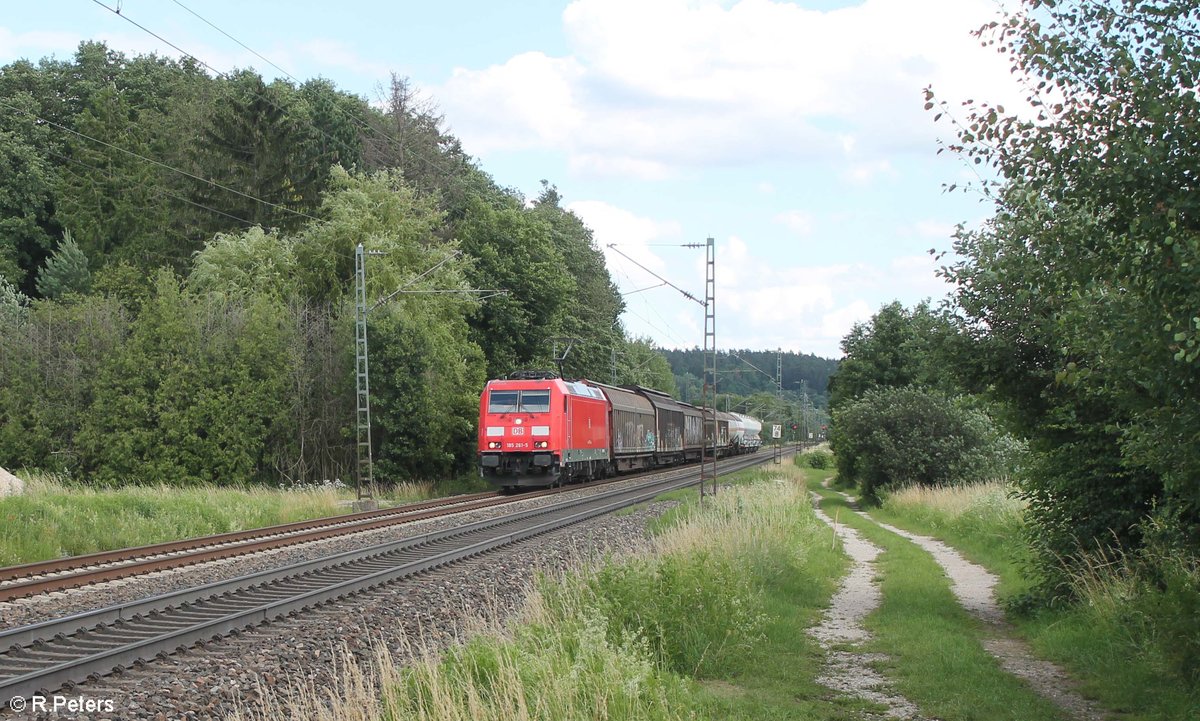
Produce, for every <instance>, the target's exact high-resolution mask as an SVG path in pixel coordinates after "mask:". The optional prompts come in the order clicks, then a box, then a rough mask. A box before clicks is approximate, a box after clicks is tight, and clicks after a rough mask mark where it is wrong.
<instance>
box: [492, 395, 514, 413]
mask: <svg viewBox="0 0 1200 721" xmlns="http://www.w3.org/2000/svg"><path fill="white" fill-rule="evenodd" d="M518 393H519V391H492V392H491V393H490V394H488V413H516V412H517V395H518Z"/></svg>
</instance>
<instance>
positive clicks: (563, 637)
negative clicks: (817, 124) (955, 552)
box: [260, 464, 866, 721]
mask: <svg viewBox="0 0 1200 721" xmlns="http://www.w3.org/2000/svg"><path fill="white" fill-rule="evenodd" d="M764 478H766V479H768V480H766V481H765V482H764V481H763V479H764ZM755 479H758V480H757V481H756V480H755ZM724 480H729V481H733V482H734V483H735V484H736V487H735V488H732V489H725V490H723V491H722V492H721V493H720V495H719V496H718V497H717V498H716V499H706V500H705V501H704V503H703V504H700V503H698V502H697V500H696V493H695V491H694V490H692V491H691V492H690V493H688V494H687V496H686V500H685V503H683V504H681V505H680V506H678V507H676V508H675V509H673V510H672V513H671V518H672V520H671V522H670V523H665V524H663V525H661V526H660V527H659V531H658V534H657V535H656V536H655V538H654V540H653V546H654V553H652V554H648V555H646V556H640V557H636V558H625V559H623V560H621V561H613V560H610V561H607V562H603V563H600V564H598V565H597V566H595V567H593V568H590V569H585V570H583V571H579V572H575V573H572V574H570V575H568V576H566V577H565V578H563V579H560V580H557V581H553V580H549V579H542V580H541V581H540V582H539V585H538V590H537V591H536V592H535V593H534V594H533V595H532V596H531V597H530V598H529V599H528V601H527V603H526V604H525V607H524V610H523V611H522V612H521V614H520V618H519V622H518V623H515V624H510V625H508V626H506V627H503V628H501V627H496V626H493V627H492V628H491V629H490V630H489V631H487V632H485V633H483V634H480V635H476V636H475V637H474V638H473V639H472V640H471V641H469V642H468V643H466V644H465V645H463V646H461V647H458V648H456V649H453V650H451V651H449V652H447V653H445V654H442V655H440V656H437V655H434V654H432V653H431V654H430V655H428V656H426V657H425V658H424V660H423V661H421V662H419V663H416V664H414V665H412V666H409V667H406V668H398V667H395V666H394V665H392V664H390V663H387V662H386V657H384V658H382V659H381V661H383V663H382V666H381V667H382V668H383V671H382V679H381V681H382V687H383V688H384V694H383V698H382V699H380V698H379V697H378V695H376V693H375V692H374V691H373V689H374V688H375V686H374V684H373V683H372V682H365V681H363V680H362V678H363V676H362V675H361V674H362V671H352V672H351V673H350V674H348V675H347V676H345V677H344V681H343V688H342V689H341V691H340V693H339V694H338V696H339V698H337V699H336V700H335V701H334V702H333V705H332V706H330V705H329V703H328V699H327V697H324V694H323V693H314V694H312V696H311V697H309V698H308V699H307V700H303V699H302V700H301V701H300V702H299V703H297V702H296V701H295V700H293V701H291V702H290V704H289V703H288V702H279V701H270V702H269V703H268V706H267V708H266V710H265V711H264V712H263V714H262V715H261V716H260V718H264V719H265V718H271V717H273V716H275V717H285V716H286V717H290V718H296V719H333V718H363V719H375V718H387V719H400V718H421V719H426V720H427V721H451V720H453V721H460V720H461V721H466V720H467V719H471V720H475V719H510V718H511V719H546V720H547V721H549V720H554V721H558V720H559V719H563V720H571V719H578V720H580V721H583V720H585V719H586V720H589V721H590V720H591V719H644V720H648V721H659V720H661V721H673V720H674V719H680V720H682V719H694V718H711V719H746V720H749V719H795V720H813V721H815V720H818V719H846V720H849V719H852V718H857V714H856V712H857V711H859V710H862V709H863V708H865V707H866V705H865V704H863V703H861V702H840V701H835V700H831V699H832V697H833V694H832V692H830V691H829V690H828V689H825V688H823V687H821V686H819V685H817V684H816V682H815V677H816V674H817V671H818V669H819V668H820V666H821V663H822V652H821V651H820V649H819V648H818V647H817V645H816V643H815V642H814V641H812V640H811V639H810V638H809V637H808V636H807V635H806V633H805V629H806V628H808V627H809V626H811V625H812V624H813V623H814V622H815V620H816V618H817V617H818V615H819V614H820V612H821V610H822V608H823V607H824V606H825V605H826V604H827V603H828V599H829V597H830V596H831V594H832V592H833V590H834V589H835V587H836V585H837V578H838V577H839V576H840V575H841V574H842V572H843V571H844V568H845V558H844V556H842V554H841V553H839V551H838V549H837V547H836V544H835V543H833V542H832V536H831V534H830V532H829V529H828V527H826V526H825V525H824V524H822V523H821V522H820V521H819V520H817V518H816V517H815V515H814V514H813V512H812V507H811V503H810V501H809V499H808V496H807V493H806V491H805V488H804V486H803V484H802V477H801V474H800V473H799V471H798V470H797V469H795V467H794V466H791V465H790V464H788V465H787V466H785V467H784V468H783V469H778V471H777V472H772V473H767V474H765V475H764V474H761V473H757V474H756V473H749V474H739V475H738V476H737V477H736V478H731V479H724Z"/></svg>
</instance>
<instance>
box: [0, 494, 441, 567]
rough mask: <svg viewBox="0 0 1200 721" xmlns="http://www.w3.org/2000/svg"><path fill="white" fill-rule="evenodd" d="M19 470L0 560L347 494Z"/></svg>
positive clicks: (212, 523)
mask: <svg viewBox="0 0 1200 721" xmlns="http://www.w3.org/2000/svg"><path fill="white" fill-rule="evenodd" d="M24 475H25V481H26V485H25V492H24V493H22V494H21V495H18V496H9V497H6V498H0V566H8V565H16V564H21V563H32V562H35V561H44V560H48V559H52V558H61V557H64V556H77V555H81V554H85V553H95V552H98V551H108V550H112V549H116V548H127V547H130V546H145V545H149V544H153V543H161V542H164V541H172V540H178V539H181V538H191V537H194V536H206V535H210V534H214V533H225V532H228V531H240V530H245V529H250V528H259V527H261V526H270V525H275V524H279V523H289V522H291V521H299V520H305V519H309V518H319V517H321V516H332V515H336V514H339V513H346V512H348V511H349V510H350V507H349V505H348V503H347V502H348V501H349V500H350V499H352V498H354V491H353V489H349V488H345V487H335V486H332V485H307V486H301V487H296V488H289V489H276V488H266V487H254V488H226V487H217V486H187V487H170V486H165V485H164V486H124V487H121V488H94V487H90V486H83V485H79V484H74V483H70V482H65V481H62V480H59V479H57V478H54V477H46V476H39V475H36V474H34V475H30V474H24ZM431 493H432V484H400V485H398V486H395V487H391V488H388V489H384V490H382V491H381V492H380V494H379V496H380V498H381V500H382V501H383V502H384V504H385V505H386V504H387V503H389V502H390V503H400V502H404V501H409V500H417V499H421V498H428V497H430V495H431Z"/></svg>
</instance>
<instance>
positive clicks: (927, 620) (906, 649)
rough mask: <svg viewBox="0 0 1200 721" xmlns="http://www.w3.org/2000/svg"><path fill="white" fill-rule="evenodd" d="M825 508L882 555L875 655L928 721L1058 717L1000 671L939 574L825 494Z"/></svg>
mask: <svg viewBox="0 0 1200 721" xmlns="http://www.w3.org/2000/svg"><path fill="white" fill-rule="evenodd" d="M820 493H821V495H822V501H821V506H822V507H823V508H824V509H825V510H826V512H827V513H829V514H830V515H831V516H833V515H834V514H835V513H836V514H837V516H838V518H839V520H840V521H841V522H842V523H844V524H846V525H849V526H851V527H853V528H855V529H856V530H858V531H859V532H860V533H861V534H862V535H863V536H864V537H865V538H866V539H867V540H869V541H871V542H872V543H875V544H876V545H878V546H880V547H881V548H882V549H883V551H884V552H883V554H881V555H880V557H879V560H878V567H879V571H880V575H881V579H882V580H881V585H880V587H881V590H882V592H883V600H882V603H881V605H880V607H879V609H878V610H877V611H876V612H874V613H872V614H871V615H870V616H869V617H868V618H867V622H866V625H867V627H868V629H870V630H871V632H872V633H873V634H874V635H875V640H874V641H873V642H872V643H871V644H870V645H871V647H872V649H873V650H876V651H879V652H882V653H885V654H887V655H888V657H889V660H888V661H887V662H886V663H885V664H884V667H883V669H882V670H883V673H884V675H885V676H887V677H889V678H891V679H893V681H894V683H895V687H896V689H897V691H899V692H900V693H901V694H903V695H904V696H905V697H907V698H909V699H910V700H912V701H913V702H914V703H916V704H917V705H918V706H919V707H920V708H921V710H922V712H923V713H924V714H925V715H927V716H932V717H936V718H941V719H947V720H948V721H954V720H958V719H962V720H964V721H970V720H974V719H979V720H980V721H985V720H986V721H1005V720H1008V719H1011V720H1012V721H1027V720H1028V721H1035V720H1038V719H1046V720H1049V719H1059V718H1061V715H1060V713H1059V712H1058V711H1057V709H1056V708H1055V707H1054V706H1053V705H1052V704H1050V702H1049V701H1046V700H1045V699H1043V698H1041V697H1040V696H1038V695H1037V694H1035V693H1034V692H1033V691H1031V690H1030V689H1029V688H1027V687H1026V686H1025V685H1024V684H1023V683H1022V682H1021V681H1019V680H1018V679H1016V678H1015V677H1013V676H1011V675H1010V674H1008V673H1006V672H1005V671H1004V670H1003V669H1001V668H1000V665H999V662H997V661H996V659H994V658H993V657H992V656H991V655H989V654H988V653H987V651H986V650H984V648H983V647H982V645H981V643H980V641H981V639H982V638H983V633H984V631H983V630H982V628H981V627H980V624H979V623H978V622H977V621H975V620H974V619H972V618H971V617H970V616H969V615H968V614H967V612H966V611H964V610H963V608H962V607H961V606H960V605H959V603H958V601H957V600H956V599H955V597H954V595H953V593H952V592H951V591H950V584H949V582H948V580H947V579H946V578H945V576H944V574H943V572H942V569H941V567H940V566H939V565H938V564H937V562H936V561H934V560H933V558H932V557H931V556H930V555H929V554H928V553H926V552H925V551H923V550H922V549H920V548H919V547H918V546H916V545H915V544H913V543H911V542H909V541H907V540H905V539H903V538H900V537H899V536H897V535H895V534H894V533H891V532H890V531H887V530H884V529H883V528H881V527H879V526H878V525H876V524H874V523H872V522H870V521H869V520H867V519H864V518H861V517H860V516H858V515H857V514H855V513H854V512H853V511H851V509H850V508H849V506H848V504H847V503H846V502H845V500H844V499H842V497H840V496H837V495H836V494H834V493H831V492H829V491H824V490H822V491H820Z"/></svg>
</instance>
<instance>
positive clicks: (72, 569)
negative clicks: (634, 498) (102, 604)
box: [0, 489, 559, 601]
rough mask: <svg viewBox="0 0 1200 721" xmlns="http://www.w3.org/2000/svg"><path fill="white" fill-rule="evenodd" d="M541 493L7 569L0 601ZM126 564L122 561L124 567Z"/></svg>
mask: <svg viewBox="0 0 1200 721" xmlns="http://www.w3.org/2000/svg"><path fill="white" fill-rule="evenodd" d="M553 490H559V489H553ZM544 493H545V492H535V493H525V494H521V495H518V496H502V495H499V494H497V493H494V492H486V493H473V494H469V495H462V496H451V497H448V498H437V499H433V500H429V501H422V502H419V503H410V504H406V505H403V506H396V507H394V508H383V509H379V510H375V511H363V512H361V513H347V514H343V515H339V516H326V517H323V518H314V519H310V520H307V521H296V522H293V523H285V524H281V525H278V526H266V527H263V528H255V529H249V530H245V531H233V532H230V533H220V534H217V535H213V536H200V537H197V538H189V539H184V540H180V541H168V542H166V543H156V544H153V545H150V546H138V547H135V548H122V549H117V550H113V551H102V552H100V553H89V554H86V555H81V556H70V557H67V558H57V559H53V560H49V561H40V562H37V563H27V564H23V565H20V566H7V567H4V568H0V584H3V585H0V601H9V600H12V599H15V598H23V597H28V596H34V595H37V594H41V593H49V592H51V591H61V590H65V589H68V588H77V587H79V586H85V585H88V584H92V583H99V582H103V581H112V580H115V579H119V578H127V577H129V576H136V575H140V574H144V573H152V572H154V571H161V570H164V569H170V568H178V567H181V566H189V565H192V564H196V563H203V562H205V561H213V560H217V559H223V558H232V557H234V556H241V555H245V554H248V553H256V552H258V551H264V550H268V549H272V548H281V547H284V546H291V545H295V544H299V543H308V542H311V541H319V540H322V539H326V538H333V537H336V536H344V535H348V534H351V533H362V532H364V531H372V530H376V529H379V528H385V527H387V526H391V525H396V524H400V523H410V522H412V521H419V520H424V519H427V518H436V517H438V516H445V515H450V514H452V513H461V512H463V511H473V510H477V509H480V508H488V507H490V506H496V505H501V504H504V503H511V502H512V501H515V500H519V499H523V498H533V497H536V496H540V495H544ZM126 561H128V563H124V562H126ZM19 579H29V580H25V581H20V580H19ZM14 581H16V582H15V583H14Z"/></svg>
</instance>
